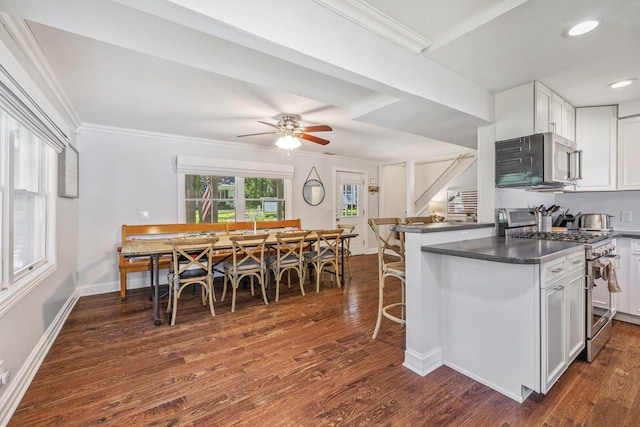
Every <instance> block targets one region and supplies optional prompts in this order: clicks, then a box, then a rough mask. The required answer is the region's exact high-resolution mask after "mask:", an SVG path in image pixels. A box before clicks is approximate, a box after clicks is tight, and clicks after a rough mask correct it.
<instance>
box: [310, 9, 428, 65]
mask: <svg viewBox="0 0 640 427" xmlns="http://www.w3.org/2000/svg"><path fill="white" fill-rule="evenodd" d="M314 1H315V2H316V3H318V4H320V5H322V6H324V7H326V8H327V9H330V10H332V11H333V12H335V13H337V14H339V15H342V16H343V17H345V18H347V19H349V20H350V21H352V22H354V23H356V24H358V25H361V26H362V27H364V28H366V29H368V30H369V31H371V32H373V33H375V34H377V35H379V36H380V37H383V38H385V39H387V40H389V41H390V42H393V43H395V44H397V45H398V46H402V47H403V48H405V49H407V50H410V51H411V52H413V53H415V54H419V53H422V52H423V51H424V50H425V49H427V48H428V47H429V46H431V40H429V39H428V38H426V37H424V36H423V35H422V34H419V33H417V32H415V31H414V30H412V29H411V28H409V27H407V26H406V25H404V24H402V23H400V22H399V21H396V20H395V19H394V18H392V17H391V16H389V15H387V14H386V13H384V12H382V11H381V10H380V9H378V8H376V7H374V6H372V5H371V4H369V3H367V2H366V1H365V0H314Z"/></svg>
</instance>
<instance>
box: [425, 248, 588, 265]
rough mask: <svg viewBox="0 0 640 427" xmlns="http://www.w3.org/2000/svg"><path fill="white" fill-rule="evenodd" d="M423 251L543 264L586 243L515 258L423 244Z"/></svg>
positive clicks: (480, 258)
mask: <svg viewBox="0 0 640 427" xmlns="http://www.w3.org/2000/svg"><path fill="white" fill-rule="evenodd" d="M420 250H421V251H422V252H427V253H432V254H438V255H449V256H456V257H460V258H473V259H479V260H481V261H492V262H500V263H503V264H542V263H545V262H547V261H551V260H553V259H556V258H560V257H561V256H564V255H568V254H571V253H574V252H578V251H584V245H575V246H574V247H571V248H566V249H562V250H559V251H556V252H553V253H551V254H548V255H544V256H540V257H533V258H515V257H504V256H498V255H490V254H483V253H478V252H467V251H461V250H456V249H443V248H438V247H436V246H428V245H427V246H422V247H421V248H420Z"/></svg>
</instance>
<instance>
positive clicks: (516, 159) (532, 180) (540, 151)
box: [495, 132, 582, 189]
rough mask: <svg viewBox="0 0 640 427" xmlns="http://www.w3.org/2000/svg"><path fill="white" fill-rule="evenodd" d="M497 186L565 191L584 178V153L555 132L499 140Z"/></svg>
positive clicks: (497, 145)
mask: <svg viewBox="0 0 640 427" xmlns="http://www.w3.org/2000/svg"><path fill="white" fill-rule="evenodd" d="M495 169H496V187H515V188H518V187H520V188H532V189H544V188H562V187H564V186H565V185H573V184H576V183H577V181H578V180H579V179H582V151H580V150H577V149H576V143H575V142H573V141H570V140H568V139H566V138H563V137H562V136H560V135H557V134H555V133H552V132H547V133H538V134H535V135H530V136H525V137H522V138H514V139H507V140H504V141H496V163H495Z"/></svg>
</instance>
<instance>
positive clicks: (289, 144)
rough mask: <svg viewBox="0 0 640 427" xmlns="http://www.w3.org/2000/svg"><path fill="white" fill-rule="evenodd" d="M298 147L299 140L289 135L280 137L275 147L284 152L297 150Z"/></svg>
mask: <svg viewBox="0 0 640 427" xmlns="http://www.w3.org/2000/svg"><path fill="white" fill-rule="evenodd" d="M300 145H301V144H300V140H298V138H296V137H294V136H291V135H285V136H282V137H280V138H278V140H277V141H276V147H278V148H284V149H285V150H291V149H294V148H298V147H299V146H300Z"/></svg>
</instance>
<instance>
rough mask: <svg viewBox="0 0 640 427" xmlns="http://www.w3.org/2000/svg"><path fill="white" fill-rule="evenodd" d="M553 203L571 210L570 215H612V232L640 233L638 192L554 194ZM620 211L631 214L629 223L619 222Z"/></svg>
mask: <svg viewBox="0 0 640 427" xmlns="http://www.w3.org/2000/svg"><path fill="white" fill-rule="evenodd" d="M554 196H555V201H553V203H555V204H556V205H560V206H562V207H566V208H569V209H571V210H570V213H573V214H576V213H578V212H579V211H582V213H605V214H609V215H613V218H611V223H612V225H613V228H614V230H634V231H640V191H606V192H593V193H564V194H555V195H554ZM622 211H628V212H631V221H629V222H626V221H621V216H622Z"/></svg>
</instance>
